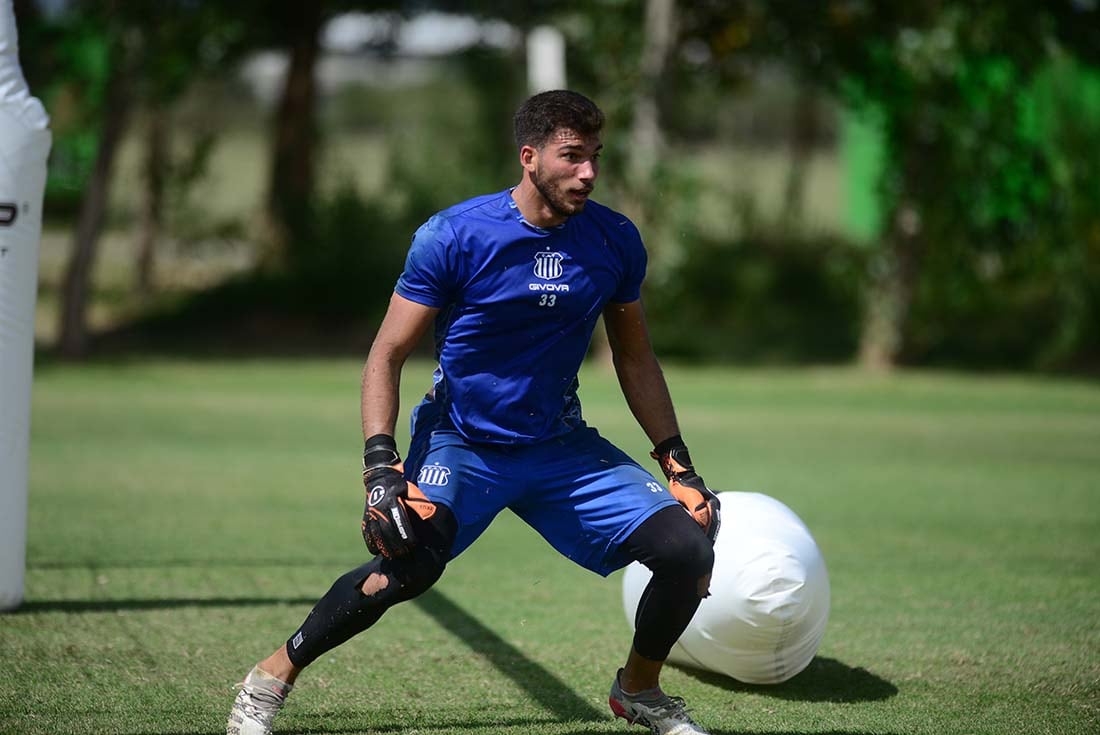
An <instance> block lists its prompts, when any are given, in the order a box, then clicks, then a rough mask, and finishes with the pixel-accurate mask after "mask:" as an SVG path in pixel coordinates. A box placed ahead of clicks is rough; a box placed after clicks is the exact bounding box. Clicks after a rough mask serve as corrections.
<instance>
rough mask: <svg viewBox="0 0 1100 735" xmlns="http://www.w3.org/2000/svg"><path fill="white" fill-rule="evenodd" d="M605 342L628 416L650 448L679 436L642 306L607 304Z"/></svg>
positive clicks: (635, 302) (670, 400)
mask: <svg viewBox="0 0 1100 735" xmlns="http://www.w3.org/2000/svg"><path fill="white" fill-rule="evenodd" d="M603 320H604V325H605V326H606V327H607V341H608V343H610V345H611V354H612V357H613V359H614V363H615V374H616V375H617V376H618V378H619V385H620V386H621V387H622V390H623V395H624V396H625V397H626V404H627V405H628V406H629V407H630V412H631V413H632V414H634V418H635V419H637V421H638V425H639V426H641V427H642V431H644V432H645V434H646V436H647V437H649V440H650V441H651V442H653V444H654V445H657V444H659V443H660V442H662V441H664V440H665V439H668V438H669V437H671V436H675V435H677V434H679V433H680V429H679V427H678V426H677V423H676V411H675V409H674V408H673V406H672V398H671V396H670V395H669V392H668V384H667V383H666V382H665V376H664V373H663V372H661V366H660V364H659V363H658V362H657V356H656V355H655V354H654V353H653V345H652V343H651V342H650V340H649V329H648V328H647V327H646V321H645V311H644V309H643V308H642V302H641V301H640V300H639V301H632V302H630V303H629V304H615V303H612V304H608V305H607V307H606V308H605V309H604V312H603Z"/></svg>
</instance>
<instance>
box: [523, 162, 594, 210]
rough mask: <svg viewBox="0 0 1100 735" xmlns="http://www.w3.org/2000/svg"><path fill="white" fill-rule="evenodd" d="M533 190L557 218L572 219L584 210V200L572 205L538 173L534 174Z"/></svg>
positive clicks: (564, 195) (563, 194)
mask: <svg viewBox="0 0 1100 735" xmlns="http://www.w3.org/2000/svg"><path fill="white" fill-rule="evenodd" d="M535 188H536V189H537V190H538V192H539V194H542V198H543V200H544V201H545V202H546V206H548V207H550V210H551V211H552V212H553V213H554V214H556V215H558V216H559V217H572V216H573V215H575V214H580V213H581V211H582V210H583V209H584V205H585V201H586V200H581V202H580V203H579V204H573V203H572V202H570V201H568V200H567V199H566V194H565V193H563V192H562V191H561V190H560V189H558V188H556V187H555V186H553V184H552V182H549V181H547V180H546V179H544V178H543V177H542V176H541V175H539V173H538V172H536V173H535Z"/></svg>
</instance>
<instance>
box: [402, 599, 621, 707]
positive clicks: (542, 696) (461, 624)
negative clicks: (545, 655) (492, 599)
mask: <svg viewBox="0 0 1100 735" xmlns="http://www.w3.org/2000/svg"><path fill="white" fill-rule="evenodd" d="M414 602H415V604H416V606H417V607H419V608H420V609H421V610H422V611H423V612H424V613H426V614H427V615H428V616H429V617H431V618H432V619H433V620H435V622H436V623H438V624H439V625H440V626H441V627H442V628H444V629H445V630H447V631H449V632H450V633H451V634H452V635H454V636H455V637H456V638H458V639H459V640H460V641H462V642H463V643H465V644H466V645H467V646H468V647H469V648H470V650H471V651H473V652H474V653H476V654H478V655H480V656H482V657H484V658H485V659H487V660H488V661H489V663H491V664H492V665H493V666H494V667H496V669H497V671H499V672H500V673H501V674H504V675H505V676H507V677H508V678H509V679H511V680H512V681H513V682H514V683H515V684H516V685H517V686H519V687H520V688H522V689H523V690H524V691H525V692H527V694H528V695H529V696H530V697H531V698H532V699H534V700H535V701H536V702H538V703H539V704H541V705H542V706H543V707H544V708H546V709H547V710H548V711H549V712H552V713H553V714H554V716H555V717H557V718H558V719H559V720H561V721H563V722H568V721H574V720H575V721H580V722H593V721H598V720H606V719H607V713H606V712H604V711H602V710H597V709H596V708H595V707H593V706H592V705H591V704H589V703H588V702H586V701H585V700H584V699H582V698H581V697H580V696H578V695H577V693H576V692H574V691H573V690H572V689H570V688H569V686H568V685H566V684H565V682H563V681H561V680H560V679H558V678H557V677H556V676H554V674H552V673H551V672H549V671H547V670H546V669H545V668H543V667H542V666H541V665H539V664H538V663H537V662H535V661H532V660H531V659H529V658H527V657H526V656H525V655H524V654H523V653H522V652H521V651H520V650H519V649H518V648H516V647H515V646H513V645H512V644H511V643H508V641H506V640H504V639H503V638H501V637H500V636H499V635H497V634H496V633H494V632H493V631H492V630H490V629H489V628H487V627H486V626H485V625H484V624H483V623H482V622H481V621H480V620H478V619H477V618H475V617H474V616H472V615H470V614H469V613H468V612H466V611H465V610H463V609H462V608H461V607H459V606H458V605H456V604H455V603H454V602H452V601H451V600H450V599H448V598H447V596H446V595H444V594H443V593H441V592H439V591H438V590H435V589H431V590H428V591H427V592H425V593H424V594H423V595H421V596H420V597H418V598H416V600H415V601H414Z"/></svg>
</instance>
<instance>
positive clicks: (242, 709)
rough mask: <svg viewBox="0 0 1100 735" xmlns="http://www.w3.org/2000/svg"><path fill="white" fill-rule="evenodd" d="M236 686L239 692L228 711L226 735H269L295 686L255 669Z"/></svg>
mask: <svg viewBox="0 0 1100 735" xmlns="http://www.w3.org/2000/svg"><path fill="white" fill-rule="evenodd" d="M237 686H238V687H240V691H239V692H237V699H236V700H234V702H233V709H231V710H229V720H228V722H226V724H225V733H226V735H271V723H272V722H273V721H274V720H275V715H277V714H279V710H280V709H282V708H283V703H284V702H286V696H287V695H288V694H290V690H291V689H293V688H294V687H292V686H291V685H290V684H287V683H286V682H285V681H282V680H281V679H276V678H275V677H274V676H271V675H270V674H268V673H267V672H266V671H261V670H260V669H259V668H257V667H253V669H252V671H249V672H248V676H246V677H245V678H244V681H242V682H241V683H240V684H238V685H237Z"/></svg>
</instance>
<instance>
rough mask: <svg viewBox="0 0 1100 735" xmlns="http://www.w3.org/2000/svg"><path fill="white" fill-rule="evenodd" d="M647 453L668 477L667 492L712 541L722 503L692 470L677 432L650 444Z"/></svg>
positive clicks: (719, 523)
mask: <svg viewBox="0 0 1100 735" xmlns="http://www.w3.org/2000/svg"><path fill="white" fill-rule="evenodd" d="M650 456H651V457H653V459H655V460H657V462H658V463H659V464H660V465H661V470H662V471H663V472H664V473H665V477H666V478H668V490H669V492H670V493H672V496H673V497H674V498H676V500H677V501H679V503H680V505H682V506H684V510H686V511H687V512H688V513H689V514H690V515H691V517H692V518H694V519H695V522H696V523H698V524H699V526H700V527H701V528H702V529H703V533H705V534H706V535H707V538H709V539H710V542H711V543H712V544H713V543H714V539H715V537H716V536H718V527H719V526H721V525H722V513H721V507H722V504H721V503H720V502H719V500H718V496H717V495H715V494H714V493H712V492H711V491H710V488H708V487H707V484H706V483H705V482H703V478H702V477H699V474H698V473H697V472H696V471H695V467H694V466H693V465H692V464H691V456H690V455H689V454H688V449H687V446H685V445H684V440H683V439H681V438H680V435H679V434H677V435H676V436H674V437H670V438H668V439H665V440H664V441H663V442H661V443H660V444H658V445H657V446H656V447H654V448H653V451H652V452H650Z"/></svg>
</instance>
